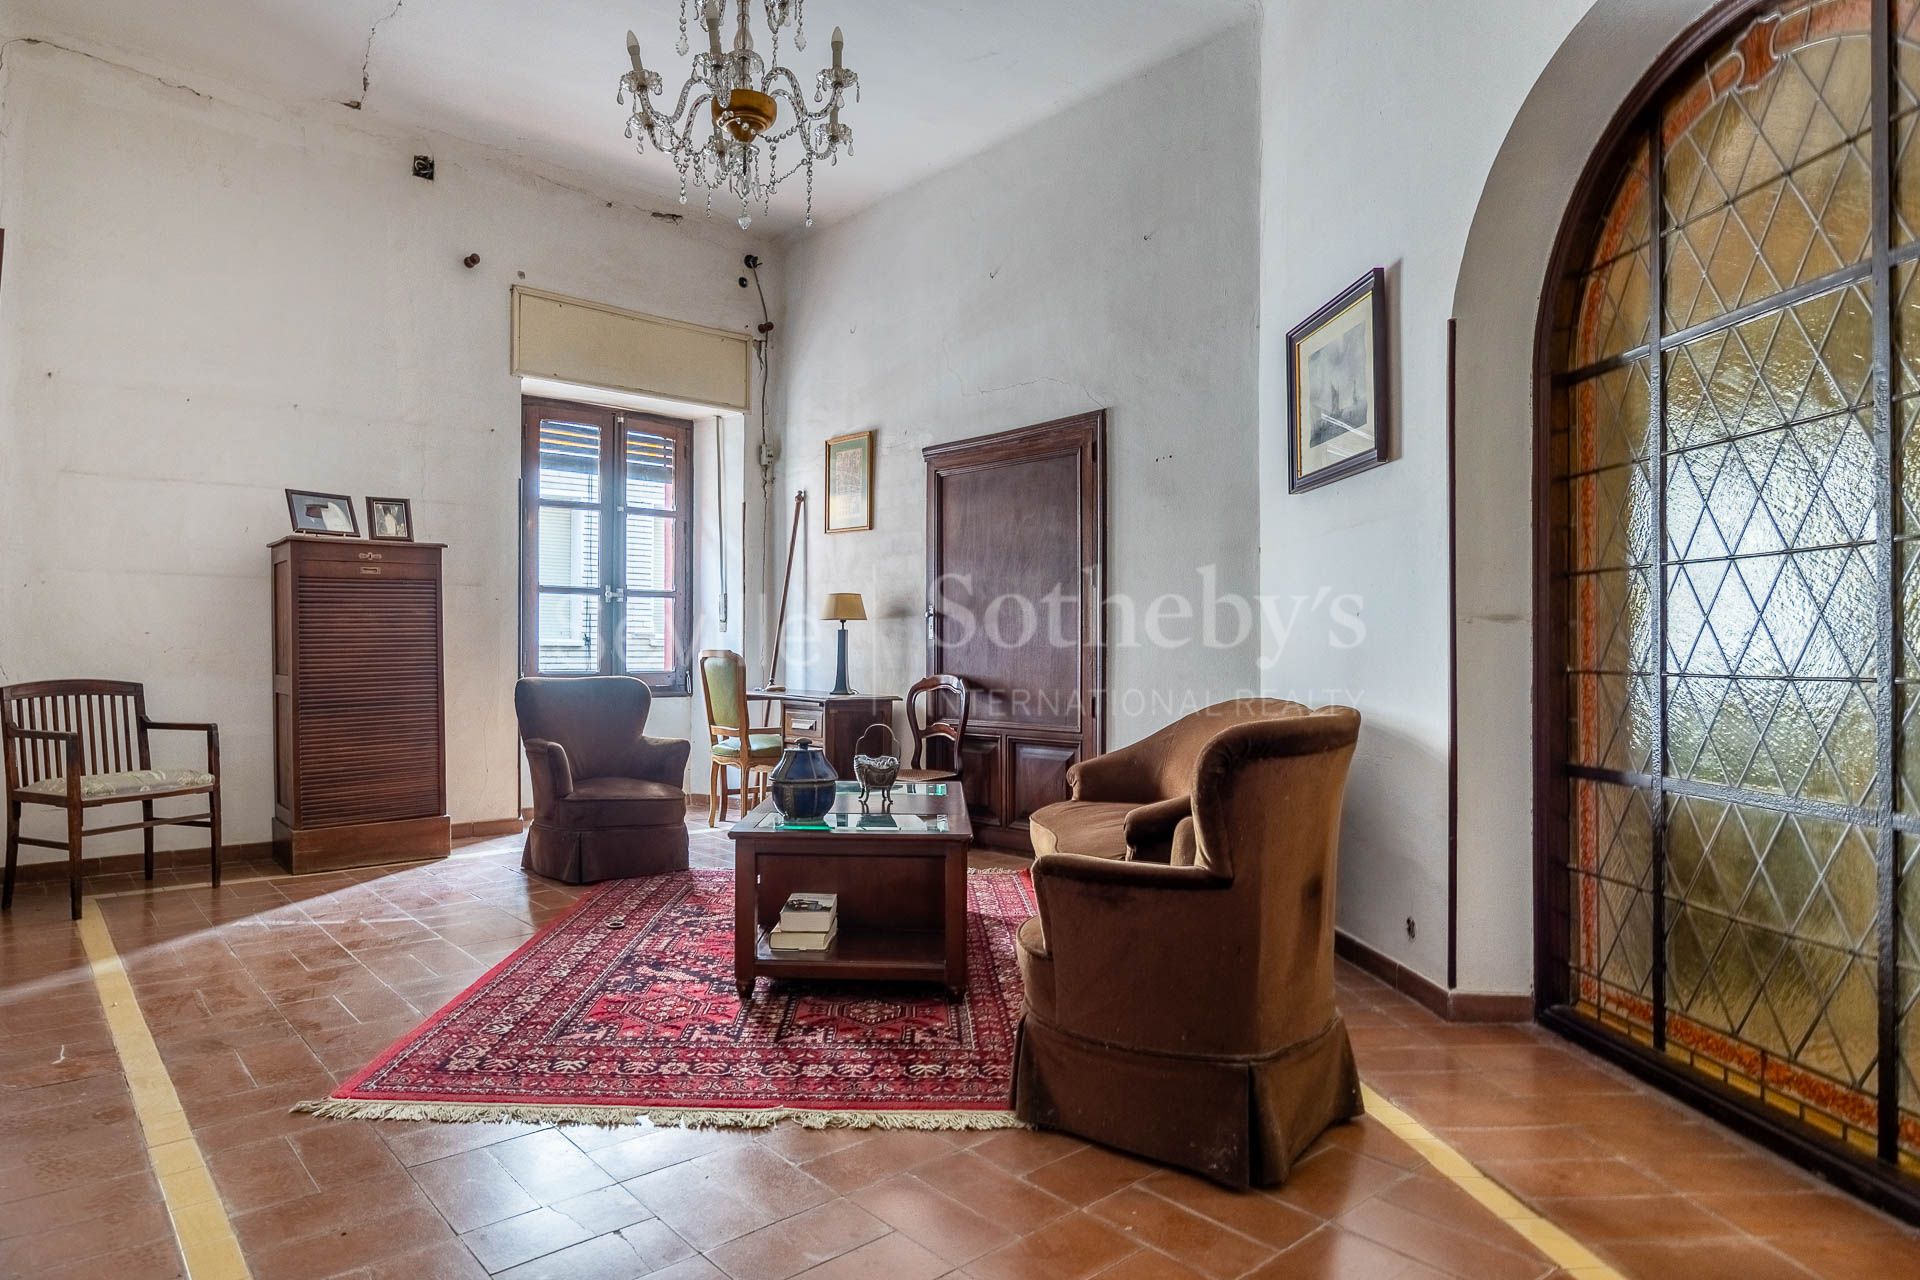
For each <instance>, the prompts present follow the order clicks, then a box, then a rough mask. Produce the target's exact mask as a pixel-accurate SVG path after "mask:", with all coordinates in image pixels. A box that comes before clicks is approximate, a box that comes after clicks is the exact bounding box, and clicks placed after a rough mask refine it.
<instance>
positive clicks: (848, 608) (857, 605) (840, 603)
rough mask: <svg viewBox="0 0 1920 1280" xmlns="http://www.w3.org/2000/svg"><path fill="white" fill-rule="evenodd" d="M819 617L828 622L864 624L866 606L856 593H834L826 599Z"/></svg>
mask: <svg viewBox="0 0 1920 1280" xmlns="http://www.w3.org/2000/svg"><path fill="white" fill-rule="evenodd" d="M820 616H821V617H822V618H824V619H826V620H827V621H828V622H865V621H866V620H867V606H866V603H865V602H864V601H862V600H861V599H860V593H859V592H857V591H836V592H834V593H833V594H831V595H829V596H828V597H827V607H826V608H825V609H824V610H822V611H821V613H820Z"/></svg>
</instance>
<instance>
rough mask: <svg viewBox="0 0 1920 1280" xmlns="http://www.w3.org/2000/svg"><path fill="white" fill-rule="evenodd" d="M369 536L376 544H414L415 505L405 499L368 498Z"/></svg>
mask: <svg viewBox="0 0 1920 1280" xmlns="http://www.w3.org/2000/svg"><path fill="white" fill-rule="evenodd" d="M367 536H368V537H369V538H372V539H373V540H374V541H376V542H412V541H413V504H412V503H411V502H409V501H408V500H407V499H405V498H368V499H367Z"/></svg>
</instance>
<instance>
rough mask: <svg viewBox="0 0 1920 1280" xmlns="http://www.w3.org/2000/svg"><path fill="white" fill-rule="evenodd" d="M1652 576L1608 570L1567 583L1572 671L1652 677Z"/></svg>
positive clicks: (1644, 572)
mask: <svg viewBox="0 0 1920 1280" xmlns="http://www.w3.org/2000/svg"><path fill="white" fill-rule="evenodd" d="M1653 575H1654V571H1653V570H1652V569H1609V570H1603V571H1600V572H1595V573H1582V574H1576V575H1574V577H1572V578H1571V579H1569V580H1568V583H1567V590H1568V594H1569V600H1568V604H1569V606H1570V607H1569V622H1570V624H1571V625H1569V626H1568V628H1567V669H1568V670H1570V671H1583V672H1584V671H1604V672H1611V673H1614V674H1621V673H1625V672H1639V673H1642V674H1647V673H1651V672H1652V670H1653V655H1654V643H1653Z"/></svg>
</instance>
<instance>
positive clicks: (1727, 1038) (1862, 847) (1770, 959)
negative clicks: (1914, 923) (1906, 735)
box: [1667, 797, 1879, 1107]
mask: <svg viewBox="0 0 1920 1280" xmlns="http://www.w3.org/2000/svg"><path fill="white" fill-rule="evenodd" d="M1668 813H1669V823H1668V840H1667V887H1668V897H1669V905H1668V916H1669V920H1668V925H1669V928H1668V937H1667V964H1668V973H1667V977H1668V987H1667V1000H1668V1009H1669V1012H1670V1013H1671V1014H1672V1015H1673V1016H1674V1017H1675V1018H1676V1019H1677V1020H1678V1021H1679V1022H1680V1023H1682V1024H1683V1032H1684V1029H1685V1024H1691V1026H1692V1028H1694V1029H1695V1031H1696V1032H1697V1031H1706V1032H1712V1033H1718V1034H1717V1035H1715V1036H1701V1035H1699V1034H1697V1033H1696V1034H1690V1035H1689V1034H1684V1033H1683V1034H1682V1035H1681V1036H1680V1038H1681V1040H1682V1042H1683V1043H1687V1042H1688V1041H1691V1043H1690V1044H1689V1047H1690V1048H1691V1049H1693V1050H1695V1051H1697V1052H1702V1053H1703V1054H1705V1056H1708V1057H1710V1058H1712V1059H1715V1060H1717V1061H1720V1062H1721V1063H1723V1065H1726V1066H1729V1067H1733V1068H1736V1069H1739V1070H1740V1071H1741V1072H1742V1074H1745V1075H1749V1076H1753V1077H1756V1078H1759V1077H1760V1075H1761V1073H1760V1072H1757V1071H1755V1070H1754V1068H1755V1067H1756V1066H1758V1064H1759V1062H1760V1061H1764V1060H1766V1059H1774V1060H1778V1061H1780V1062H1781V1063H1783V1064H1787V1065H1788V1066H1789V1070H1787V1071H1785V1072H1782V1073H1780V1075H1779V1077H1778V1079H1777V1080H1775V1081H1774V1083H1776V1085H1778V1086H1781V1087H1782V1091H1783V1093H1785V1094H1787V1095H1789V1096H1791V1097H1792V1098H1794V1099H1795V1100H1796V1101H1797V1102H1798V1103H1800V1104H1803V1105H1804V1104H1806V1103H1808V1102H1809V1101H1812V1102H1816V1103H1822V1104H1825V1105H1827V1106H1828V1107H1830V1106H1831V1103H1830V1100H1828V1099H1826V1097H1825V1094H1826V1091H1827V1088H1828V1087H1830V1086H1832V1085H1838V1086H1841V1087H1842V1088H1843V1089H1844V1090H1845V1091H1848V1092H1857V1093H1861V1094H1870V1093H1871V1091H1872V1089H1873V1088H1874V1085H1875V1079H1876V1071H1875V1055H1876V1050H1877V1043H1878V1027H1879V1021H1878V1014H1877V1011H1876V1006H1875V999H1874V994H1873V993H1874V984H1875V980H1876V975H1877V973H1878V965H1877V963H1876V961H1875V958H1874V936H1873V925H1874V921H1875V915H1876V913H1875V902H1874V893H1875V885H1876V875H1877V872H1876V866H1875V861H1874V848H1875V837H1874V835H1873V833H1872V832H1871V831H1869V830H1866V829H1864V828H1860V827H1855V826H1849V825H1846V824H1843V823H1837V822H1828V821H1825V820H1821V819H1816V818H1808V817H1803V816H1796V815H1792V814H1785V813H1780V812H1777V811H1774V810H1769V809H1760V808H1754V807H1751V806H1746V805H1728V804H1720V803H1717V802H1713V801H1707V800H1699V799H1694V798H1689V797H1673V798H1672V799H1671V800H1670V801H1669V810H1668Z"/></svg>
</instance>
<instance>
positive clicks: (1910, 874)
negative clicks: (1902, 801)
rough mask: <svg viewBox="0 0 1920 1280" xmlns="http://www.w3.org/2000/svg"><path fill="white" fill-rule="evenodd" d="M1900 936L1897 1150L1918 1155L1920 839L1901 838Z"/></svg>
mask: <svg viewBox="0 0 1920 1280" xmlns="http://www.w3.org/2000/svg"><path fill="white" fill-rule="evenodd" d="M1896 856H1897V861H1898V864H1899V867H1900V881H1899V884H1900V910H1899V913H1898V914H1899V917H1900V937H1899V941H1898V946H1897V949H1896V959H1895V965H1894V969H1895V973H1896V974H1897V976H1898V978H1899V981H1898V982H1897V983H1896V984H1895V987H1896V998H1897V999H1898V1000H1899V1002H1900V1003H1899V1013H1900V1024H1899V1035H1898V1043H1899V1052H1900V1149H1901V1151H1902V1152H1903V1153H1904V1154H1906V1155H1908V1156H1920V839H1916V838H1915V837H1914V836H1911V835H1903V836H1901V837H1900V842H1899V846H1898V853H1897V855H1896Z"/></svg>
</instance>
